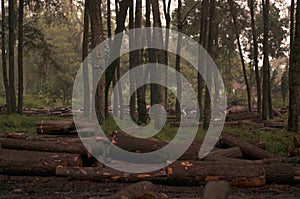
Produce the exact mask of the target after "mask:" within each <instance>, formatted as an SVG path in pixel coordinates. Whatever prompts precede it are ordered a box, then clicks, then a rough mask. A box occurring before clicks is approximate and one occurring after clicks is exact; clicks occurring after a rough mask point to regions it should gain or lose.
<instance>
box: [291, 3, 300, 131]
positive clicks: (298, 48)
mask: <svg viewBox="0 0 300 199" xmlns="http://www.w3.org/2000/svg"><path fill="white" fill-rule="evenodd" d="M295 31H296V32H295V38H294V43H293V44H291V45H292V54H291V59H290V60H291V65H290V69H289V91H290V101H289V121H288V129H289V131H292V132H295V133H298V132H299V113H300V110H299V105H300V103H299V99H300V79H299V74H300V57H299V54H300V1H299V0H298V1H297V11H296V27H295Z"/></svg>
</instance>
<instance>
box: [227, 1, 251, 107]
mask: <svg viewBox="0 0 300 199" xmlns="http://www.w3.org/2000/svg"><path fill="white" fill-rule="evenodd" d="M228 2H229V5H230V12H231V16H232V20H233V25H234V31H235V37H236V40H237V43H238V49H239V53H240V59H241V63H242V68H243V74H244V80H245V84H246V88H247V100H248V111H249V112H251V111H252V105H251V88H250V86H249V82H248V77H247V71H246V65H245V60H244V56H243V49H242V45H241V41H240V35H239V32H238V30H239V29H238V24H237V15H236V10H235V8H234V4H233V0H228Z"/></svg>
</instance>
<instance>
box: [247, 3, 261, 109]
mask: <svg viewBox="0 0 300 199" xmlns="http://www.w3.org/2000/svg"><path fill="white" fill-rule="evenodd" d="M250 13H251V30H252V38H253V52H254V54H253V55H254V58H253V59H254V65H255V79H256V92H257V112H258V113H261V82H260V72H259V67H258V42H257V33H256V26H255V9H254V0H250Z"/></svg>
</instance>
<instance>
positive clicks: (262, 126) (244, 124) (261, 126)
mask: <svg viewBox="0 0 300 199" xmlns="http://www.w3.org/2000/svg"><path fill="white" fill-rule="evenodd" d="M239 125H243V126H248V127H253V128H258V129H260V128H264V124H262V123H256V122H251V121H247V120H243V121H240V122H239Z"/></svg>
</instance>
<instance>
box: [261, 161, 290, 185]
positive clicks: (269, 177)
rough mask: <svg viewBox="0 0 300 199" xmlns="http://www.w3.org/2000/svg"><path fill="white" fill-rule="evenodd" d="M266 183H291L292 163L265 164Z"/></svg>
mask: <svg viewBox="0 0 300 199" xmlns="http://www.w3.org/2000/svg"><path fill="white" fill-rule="evenodd" d="M265 170H266V183H268V184H273V183H276V184H293V183H294V165H292V164H284V163H271V164H270V165H266V166H265Z"/></svg>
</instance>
